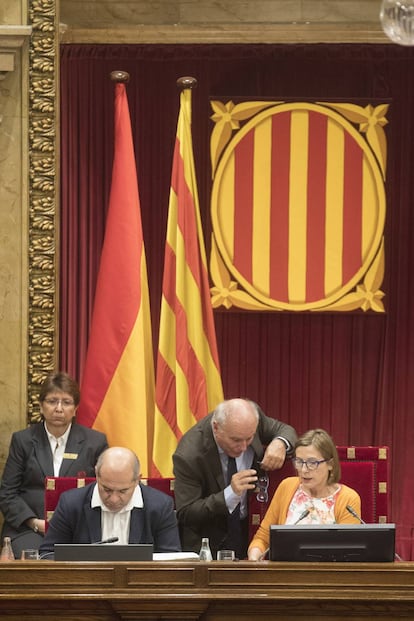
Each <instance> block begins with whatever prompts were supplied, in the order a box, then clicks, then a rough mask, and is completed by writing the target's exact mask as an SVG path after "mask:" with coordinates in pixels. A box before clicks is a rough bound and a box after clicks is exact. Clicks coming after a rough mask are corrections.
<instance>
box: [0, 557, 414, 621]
mask: <svg viewBox="0 0 414 621" xmlns="http://www.w3.org/2000/svg"><path fill="white" fill-rule="evenodd" d="M413 586H414V563H395V564H394V563H390V564H388V563H384V564H368V563H360V564H351V563H335V564H330V563H320V564H317V563H269V562H263V563H251V562H247V561H244V562H236V563H219V562H212V563H200V562H188V561H185V562H179V563H178V562H163V563H160V562H154V563H57V562H52V561H40V562H39V563H37V562H35V563H34V562H26V563H24V562H22V561H16V562H14V563H0V616H1V619H2V621H12V620H13V621H17V620H20V619H23V618H24V619H25V621H41V620H42V621H43V620H45V619H46V620H48V619H49V620H52V619H53V620H56V619H59V620H61V619H62V620H65V621H80V620H81V619H82V621H115V620H119V619H125V620H129V621H131V620H135V621H137V620H150V619H154V620H155V619H170V620H171V619H174V620H176V621H178V620H180V621H182V620H184V619H200V620H201V619H202V621H229V620H233V619H234V620H235V619H241V620H243V619H246V620H247V619H260V620H261V621H263V620H264V621H270V620H273V619H275V618H281V619H284V620H290V621H298V620H299V619H300V620H301V621H304V620H305V619H309V618H310V617H312V618H313V620H314V621H318V620H321V621H322V620H323V621H329V620H332V621H333V620H335V621H337V620H338V619H353V620H354V621H356V620H361V621H362V619H364V620H365V621H366V619H373V618H376V617H379V618H381V619H382V620H388V621H391V620H392V619H396V618H404V617H405V618H411V619H412V618H414V589H413Z"/></svg>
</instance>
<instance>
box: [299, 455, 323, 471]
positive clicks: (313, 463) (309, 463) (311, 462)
mask: <svg viewBox="0 0 414 621" xmlns="http://www.w3.org/2000/svg"><path fill="white" fill-rule="evenodd" d="M326 461H329V459H299V458H298V457H294V458H293V459H292V463H293V465H294V466H295V468H296V470H301V469H302V468H303V466H305V467H306V470H316V469H317V468H318V466H319V464H324V463H325V462H326Z"/></svg>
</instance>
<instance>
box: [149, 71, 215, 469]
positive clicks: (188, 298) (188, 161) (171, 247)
mask: <svg viewBox="0 0 414 621" xmlns="http://www.w3.org/2000/svg"><path fill="white" fill-rule="evenodd" d="M185 80H186V81H187V82H186V86H187V85H188V84H190V80H193V79H190V78H186V79H185ZM179 82H180V80H179ZM194 82H195V80H194ZM191 88H192V85H191V86H187V87H184V88H183V90H182V92H181V94H180V112H179V117H178V123H177V135H176V141H175V148H174V155H173V165H172V175H171V188H170V199H169V210H168V222H167V238H166V243H165V257H164V276H163V289H162V300H161V313H160V332H159V345H158V356H157V373H156V388H155V417H154V449H153V460H152V461H153V463H152V476H161V477H172V476H173V474H172V454H173V452H174V450H175V448H176V446H177V442H178V440H179V439H180V438H181V436H182V435H183V434H184V433H185V432H186V431H187V430H188V429H189V428H190V427H192V426H193V425H194V424H195V423H196V422H197V421H198V420H200V419H201V418H203V417H204V416H205V415H206V414H208V412H209V411H211V410H213V409H214V408H215V406H216V405H217V404H218V403H219V402H220V401H222V400H223V388H222V383H221V376H220V366H219V359H218V352H217V342H216V334H215V327H214V318H213V310H212V306H211V298H210V288H209V281H208V274H207V261H206V252H205V247H204V239H203V231H202V226H201V219H200V209H199V203H198V192H197V183H196V176H195V167H194V157H193V147H192V135H191V93H192V91H191Z"/></svg>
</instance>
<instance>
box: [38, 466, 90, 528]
mask: <svg viewBox="0 0 414 621" xmlns="http://www.w3.org/2000/svg"><path fill="white" fill-rule="evenodd" d="M92 481H95V478H94V477H46V478H45V531H47V529H48V526H49V522H50V520H51V519H52V515H53V512H54V510H55V509H56V506H57V503H58V500H59V496H60V495H61V493H62V492H66V490H68V489H72V488H74V487H85V485H88V483H92Z"/></svg>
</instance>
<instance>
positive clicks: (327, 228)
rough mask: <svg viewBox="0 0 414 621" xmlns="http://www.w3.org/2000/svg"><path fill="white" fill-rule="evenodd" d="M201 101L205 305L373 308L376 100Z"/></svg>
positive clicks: (380, 117)
mask: <svg viewBox="0 0 414 621" xmlns="http://www.w3.org/2000/svg"><path fill="white" fill-rule="evenodd" d="M212 107H213V110H214V114H213V117H212V118H213V120H214V121H215V123H216V124H215V127H214V129H213V132H212V137H211V158H212V165H213V175H214V176H213V188H212V201H211V214H212V223H213V239H212V254H211V260H210V269H211V275H212V279H213V281H214V284H215V286H214V287H213V289H212V297H213V306H219V305H224V306H226V307H227V308H229V307H230V306H232V305H235V306H239V307H242V308H246V309H249V308H250V309H266V310H272V309H273V310H291V311H292V310H293V311H304V310H351V309H355V308H362V309H363V310H367V309H368V308H370V309H373V310H376V311H380V312H381V311H383V310H384V307H383V304H382V301H381V300H382V297H383V295H384V294H383V292H382V291H381V290H380V285H381V283H382V278H383V272H384V256H383V232H384V222H385V212H386V201H385V190H384V178H385V162H386V140H385V133H384V130H383V126H384V125H385V124H386V122H387V121H386V119H385V113H386V111H387V105H386V104H384V105H380V106H376V107H375V108H374V107H373V106H366V107H365V108H362V107H360V106H357V105H354V104H325V105H323V104H312V103H303V102H296V103H275V102H245V103H242V104H237V105H233V104H232V102H229V103H227V104H223V103H221V102H217V101H215V102H212ZM242 121H246V122H245V123H244V124H243V125H242V123H241V122H242ZM234 130H237V131H236V132H235V131H234Z"/></svg>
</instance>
